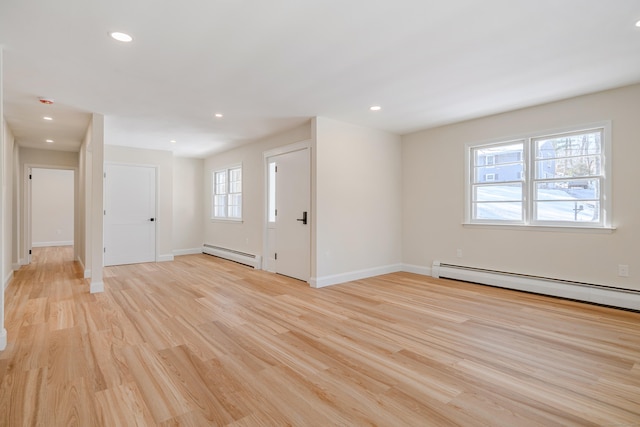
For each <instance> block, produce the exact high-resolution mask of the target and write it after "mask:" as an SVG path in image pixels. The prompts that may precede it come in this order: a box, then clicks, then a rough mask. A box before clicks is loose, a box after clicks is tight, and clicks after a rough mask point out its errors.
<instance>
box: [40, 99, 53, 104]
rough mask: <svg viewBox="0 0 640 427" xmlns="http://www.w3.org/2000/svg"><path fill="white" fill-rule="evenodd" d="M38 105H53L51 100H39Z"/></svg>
mask: <svg viewBox="0 0 640 427" xmlns="http://www.w3.org/2000/svg"><path fill="white" fill-rule="evenodd" d="M40 103H41V104H45V105H51V104H53V99H51V98H42V97H41V98H40Z"/></svg>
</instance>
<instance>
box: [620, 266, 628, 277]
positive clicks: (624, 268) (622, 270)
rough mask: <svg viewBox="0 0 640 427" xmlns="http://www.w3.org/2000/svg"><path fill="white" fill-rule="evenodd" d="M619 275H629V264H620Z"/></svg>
mask: <svg viewBox="0 0 640 427" xmlns="http://www.w3.org/2000/svg"><path fill="white" fill-rule="evenodd" d="M618 276H620V277H629V266H628V265H626V264H618Z"/></svg>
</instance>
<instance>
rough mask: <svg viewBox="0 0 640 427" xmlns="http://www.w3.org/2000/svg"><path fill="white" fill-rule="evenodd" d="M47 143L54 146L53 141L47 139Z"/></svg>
mask: <svg viewBox="0 0 640 427" xmlns="http://www.w3.org/2000/svg"><path fill="white" fill-rule="evenodd" d="M45 142H46V143H47V144H53V139H47V140H46V141H45Z"/></svg>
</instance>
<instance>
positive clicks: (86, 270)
mask: <svg viewBox="0 0 640 427" xmlns="http://www.w3.org/2000/svg"><path fill="white" fill-rule="evenodd" d="M76 261H78V263H80V268H81V269H82V270H83V271H84V273H83V277H84V278H85V279H90V278H91V269H90V268H85V267H84V263H83V262H82V260H81V259H80V257H77V258H76Z"/></svg>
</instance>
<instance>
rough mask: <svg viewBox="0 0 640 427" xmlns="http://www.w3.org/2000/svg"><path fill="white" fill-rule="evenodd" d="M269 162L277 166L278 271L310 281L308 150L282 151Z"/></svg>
mask: <svg viewBox="0 0 640 427" xmlns="http://www.w3.org/2000/svg"><path fill="white" fill-rule="evenodd" d="M270 162H271V163H272V164H274V165H275V167H276V172H275V174H274V177H275V209H276V211H275V213H276V215H275V245H274V246H275V254H276V255H275V272H276V273H279V274H283V275H285V276H289V277H293V278H296V279H300V280H304V281H305V282H307V281H308V280H309V276H310V273H311V254H310V246H311V245H310V240H311V225H310V224H311V220H312V219H313V218H311V217H310V214H311V212H310V207H311V196H310V195H311V182H310V181H311V176H310V158H309V149H308V148H305V149H302V150H298V151H292V152H289V153H285V154H280V155H278V156H275V157H272V158H271V159H270ZM271 184H272V183H271ZM272 188H273V187H272Z"/></svg>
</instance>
